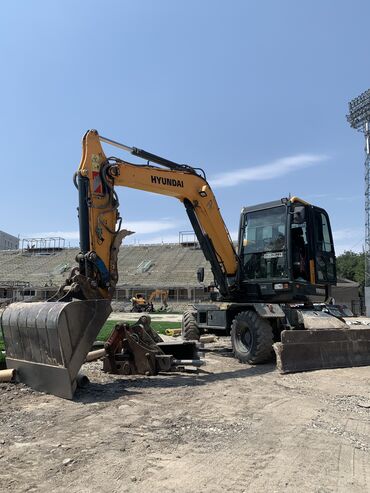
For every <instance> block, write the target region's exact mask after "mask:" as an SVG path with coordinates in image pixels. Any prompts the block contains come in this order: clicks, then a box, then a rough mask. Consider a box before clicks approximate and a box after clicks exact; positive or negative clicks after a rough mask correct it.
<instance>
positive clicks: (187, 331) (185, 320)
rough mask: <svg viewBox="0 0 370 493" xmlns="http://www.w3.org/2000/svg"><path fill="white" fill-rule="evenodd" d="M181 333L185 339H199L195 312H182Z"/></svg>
mask: <svg viewBox="0 0 370 493" xmlns="http://www.w3.org/2000/svg"><path fill="white" fill-rule="evenodd" d="M181 335H182V338H183V339H185V340H186V341H199V339H200V330H199V328H198V325H197V320H196V312H192V311H190V310H187V311H186V312H184V315H183V317H182V322H181Z"/></svg>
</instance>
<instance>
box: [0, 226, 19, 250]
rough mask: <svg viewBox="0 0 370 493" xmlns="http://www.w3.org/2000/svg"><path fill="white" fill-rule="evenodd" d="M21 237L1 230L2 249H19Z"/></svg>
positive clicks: (0, 248)
mask: <svg viewBox="0 0 370 493" xmlns="http://www.w3.org/2000/svg"><path fill="white" fill-rule="evenodd" d="M18 248H19V238H17V237H16V236H13V235H10V234H9V233H5V232H4V231H0V250H18Z"/></svg>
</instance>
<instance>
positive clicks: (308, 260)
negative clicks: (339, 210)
mask: <svg viewBox="0 0 370 493" xmlns="http://www.w3.org/2000/svg"><path fill="white" fill-rule="evenodd" d="M239 257H240V260H241V267H240V270H241V272H240V288H241V291H242V292H243V293H245V295H246V296H247V297H248V298H249V299H255V300H269V301H270V302H277V303H285V302H289V303H292V302H295V301H296V302H320V301H325V300H326V299H328V297H329V296H330V292H329V291H330V286H331V285H333V284H336V280H337V279H336V264H335V252H334V244H333V236H332V232H331V228H330V222H329V217H328V215H327V213H326V211H325V210H323V209H321V208H319V207H316V206H313V205H310V204H308V203H307V202H305V201H303V200H301V199H298V198H296V197H294V198H292V199H281V200H278V201H274V202H268V203H265V204H259V205H256V206H252V207H245V208H244V209H243V210H242V213H241V224H240V238H239Z"/></svg>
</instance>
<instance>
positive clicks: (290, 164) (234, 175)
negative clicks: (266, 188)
mask: <svg viewBox="0 0 370 493" xmlns="http://www.w3.org/2000/svg"><path fill="white" fill-rule="evenodd" d="M328 159H329V157H328V156H326V155H324V154H297V155H295V156H288V157H283V158H280V159H276V160H274V161H271V162H269V163H266V164H262V165H261V166H252V167H250V168H240V169H236V170H233V171H229V172H227V173H221V174H219V175H216V176H215V177H214V178H211V179H210V184H211V186H212V187H214V188H222V187H233V186H235V185H239V184H240V183H242V182H244V181H257V180H271V179H272V178H278V177H279V176H283V175H286V174H287V173H289V172H291V171H295V170H298V169H302V168H307V167H308V166H314V165H317V164H319V163H322V162H324V161H326V160H328Z"/></svg>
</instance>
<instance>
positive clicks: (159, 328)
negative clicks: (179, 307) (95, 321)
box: [96, 320, 181, 341]
mask: <svg viewBox="0 0 370 493" xmlns="http://www.w3.org/2000/svg"><path fill="white" fill-rule="evenodd" d="M118 323H124V322H118V321H117V320H108V321H107V322H105V324H104V326H103V328H102V329H101V331H100V332H99V334H98V335H97V338H96V340H97V341H106V340H107V339H108V337H109V336H110V334H111V332H112V330H113V329H114V326H115V325H116V324H118ZM127 323H129V324H131V325H132V321H128V322H127ZM150 325H151V327H152V329H154V330H155V331H156V332H158V334H164V332H165V330H166V329H179V328H181V322H153V321H152V322H151V324H150Z"/></svg>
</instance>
